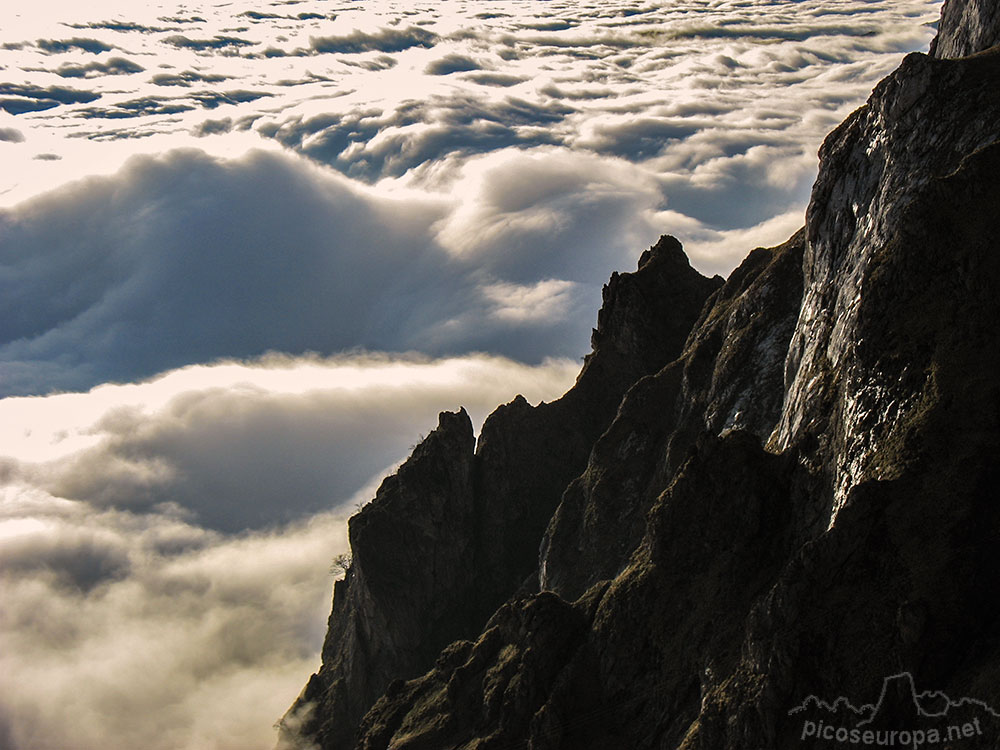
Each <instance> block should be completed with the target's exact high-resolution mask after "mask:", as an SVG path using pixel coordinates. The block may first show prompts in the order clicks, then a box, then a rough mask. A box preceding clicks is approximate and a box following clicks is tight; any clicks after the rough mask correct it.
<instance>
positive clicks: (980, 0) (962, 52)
mask: <svg viewBox="0 0 1000 750" xmlns="http://www.w3.org/2000/svg"><path fill="white" fill-rule="evenodd" d="M995 44H1000V5H997V3H996V2H994V0H945V8H944V10H943V11H942V13H941V23H940V24H939V25H938V34H937V37H935V39H934V41H933V42H931V50H930V54H931V56H932V57H938V58H953V57H966V56H968V55H972V54H975V53H976V52H982V51H983V50H986V49H989V48H990V47H992V46H993V45H995Z"/></svg>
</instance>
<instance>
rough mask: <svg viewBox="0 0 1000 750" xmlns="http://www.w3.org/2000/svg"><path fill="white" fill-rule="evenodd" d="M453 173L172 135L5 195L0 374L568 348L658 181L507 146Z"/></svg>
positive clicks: (79, 379) (53, 379)
mask: <svg viewBox="0 0 1000 750" xmlns="http://www.w3.org/2000/svg"><path fill="white" fill-rule="evenodd" d="M525 177H528V178H530V182H531V186H530V189H526V187H525V186H524V184H523V182H522V180H523V179H524V178H525ZM458 192H460V193H461V194H463V195H464V197H465V200H464V201H462V202H459V201H458V200H457V195H456V198H455V199H451V198H442V197H424V196H419V195H415V194H413V193H411V192H407V193H402V194H398V195H389V196H387V195H382V194H378V193H376V192H374V191H372V190H369V189H362V188H359V187H358V186H356V185H354V184H352V183H351V182H350V181H348V180H346V179H345V178H342V177H339V176H337V175H335V174H330V173H327V172H324V171H323V170H321V169H319V168H316V167H314V166H312V165H310V164H309V163H307V162H304V161H302V160H301V159H295V158H289V157H284V156H280V155H276V154H273V153H266V152H257V153H252V154H250V155H248V156H247V157H245V158H243V159H240V160H231V161H222V160H218V159H214V158H211V157H208V156H206V155H205V154H203V153H200V152H194V151H179V152H171V153H169V154H166V155H164V156H162V157H159V158H155V159H154V158H140V159H135V160H133V161H132V162H130V163H129V164H128V165H127V166H126V167H125V168H124V169H123V170H122V171H121V172H120V173H119V174H117V175H115V176H113V177H110V178H93V179H90V180H87V181H84V182H80V183H76V184H73V185H70V186H67V187H66V188H64V189H62V190H61V191H58V192H56V193H52V194H49V195H46V196H44V197H43V198H40V199H36V200H34V201H31V202H29V203H27V204H24V205H22V206H19V207H18V208H16V209H12V210H8V211H6V212H2V213H0V225H2V229H3V231H2V233H0V262H2V264H3V265H2V271H0V393H2V394H5V395H17V394H28V393H46V392H49V391H51V390H53V389H68V390H77V389H81V388H89V387H90V386H93V385H96V384H97V383H100V382H104V381H109V380H113V381H128V380H134V379H136V378H142V377H149V376H151V375H153V374H155V373H157V372H160V371H163V370H167V369H171V368H175V367H180V366H183V365H186V364H192V363H196V362H206V361H211V360H212V359H215V358H218V357H248V356H257V355H260V354H263V353H265V352H267V351H283V352H290V353H304V352H307V351H315V352H319V353H321V354H332V353H334V352H337V351H343V350H348V349H353V348H362V349H369V350H383V351H397V352H406V351H411V350H415V351H422V352H425V353H428V354H432V355H443V354H455V353H464V352H473V351H490V352H496V353H499V354H504V355H507V356H512V357H514V358H517V359H520V360H521V361H528V362H538V361H541V359H543V358H544V357H546V356H569V357H574V358H575V357H579V356H581V355H582V354H584V353H585V352H586V351H587V343H586V342H587V338H588V334H589V329H590V327H591V325H593V321H594V320H595V317H596V311H597V307H598V304H599V296H598V294H599V289H600V285H601V284H602V283H603V282H604V281H605V279H606V278H607V275H608V273H609V269H614V268H627V267H631V266H632V264H633V263H634V260H633V258H634V257H635V255H636V254H637V253H638V252H639V251H640V250H641V249H642V248H644V247H645V246H646V245H648V244H650V243H651V242H652V241H654V240H655V238H656V232H655V229H654V227H653V224H654V220H655V217H654V214H655V211H656V208H657V204H658V202H659V200H660V197H659V195H658V188H657V185H656V182H655V180H652V179H647V180H646V182H645V183H644V184H635V183H634V176H633V175H632V174H631V173H630V172H629V171H628V170H625V169H623V168H622V167H620V166H619V167H615V166H614V165H613V164H609V163H608V162H606V161H603V160H597V159H595V158H593V157H584V156H579V157H578V156H574V155H572V154H566V153H551V154H548V155H534V156H528V155H519V154H514V155H499V156H496V157H494V156H491V157H488V158H486V159H484V160H480V161H478V162H474V163H470V164H469V165H467V166H466V168H465V171H464V173H463V174H462V175H461V176H460V190H456V193H458ZM498 285H499V286H498ZM511 285H515V286H511ZM520 287H524V288H530V289H531V290H532V294H531V295H530V297H524V296H523V295H521V297H520V299H521V301H520V302H517V301H516V300H515V299H514V298H516V297H518V295H519V292H518V291H517V288H520ZM498 290H503V292H502V293H501V291H498ZM550 297H551V299H550ZM529 303H530V304H532V305H538V307H536V309H534V310H533V311H531V312H530V314H529V313H528V311H525V312H524V313H523V314H513V312H512V309H513V308H512V305H515V306H516V305H518V304H520V305H522V306H523V305H524V304H529Z"/></svg>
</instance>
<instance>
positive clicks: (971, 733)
mask: <svg viewBox="0 0 1000 750" xmlns="http://www.w3.org/2000/svg"><path fill="white" fill-rule="evenodd" d="M788 715H789V716H790V717H792V719H793V721H795V722H796V728H797V729H798V730H799V739H800V740H801V741H802V743H803V745H804V746H806V747H810V748H827V747H829V748H848V747H858V748H867V747H873V748H875V747H888V748H912V750H924V749H930V748H935V747H936V748H940V750H945V749H946V748H954V749H955V750H959V748H961V749H962V750H978V749H979V748H990V749H997V748H1000V714H998V713H997V712H996V711H994V710H993V708H991V707H990V706H988V705H987V704H986V703H984V702H983V701H979V700H975V699H973V698H960V699H958V700H952V699H951V698H949V697H948V696H947V695H945V694H944V693H942V692H931V691H928V692H924V693H919V694H918V693H917V690H916V686H915V685H914V682H913V675H911V674H910V673H909V672H903V673H901V674H897V675H893V676H892V677H887V678H885V680H884V682H883V683H882V694H881V695H880V696H879V699H878V702H877V703H874V704H864V705H862V706H860V707H856V706H854V705H853V704H852V703H851V702H850V701H849V700H848V699H847V698H844V697H840V698H837V699H836V700H835V701H833V702H832V703H828V702H826V701H823V700H821V699H820V698H818V697H817V696H815V695H810V696H809V697H808V698H806V699H805V700H804V701H803V702H802V703H801V705H799V706H796V707H795V708H793V709H792V710H791V711H789V712H788Z"/></svg>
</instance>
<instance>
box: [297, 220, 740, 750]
mask: <svg viewBox="0 0 1000 750" xmlns="http://www.w3.org/2000/svg"><path fill="white" fill-rule="evenodd" d="M722 283H723V282H722V279H720V278H718V277H716V278H714V279H707V278H705V277H704V276H702V275H701V274H699V273H698V272H697V271H695V270H694V269H692V268H691V266H690V264H689V262H688V260H687V257H686V256H685V255H684V253H683V251H682V250H681V246H680V243H678V242H677V240H675V239H674V238H672V237H663V238H662V239H661V240H660V242H658V243H657V244H656V245H655V246H654V247H652V248H650V250H648V251H647V252H646V253H644V254H643V256H642V258H641V259H640V262H639V267H638V269H637V270H636V271H635V272H634V273H630V274H615V275H613V276H612V278H611V281H610V282H609V283H608V284H607V285H606V286H605V288H604V305H603V307H602V309H601V312H600V314H599V316H598V325H597V329H596V330H595V331H594V334H593V346H594V351H593V353H592V354H590V355H589V356H588V357H587V358H586V361H585V363H584V366H583V369H582V371H581V373H580V376H579V377H578V378H577V382H576V385H574V387H573V388H572V389H571V390H570V391H569V392H568V393H567V394H566V395H565V396H563V397H562V398H561V399H559V400H558V401H555V402H553V403H550V404H544V403H543V404H539V405H538V406H537V407H532V406H530V405H529V404H528V402H527V401H525V400H524V399H523V398H521V397H518V398H516V399H515V400H514V401H512V402H511V403H509V404H506V405H504V406H501V407H500V408H498V409H497V410H496V411H495V412H494V413H493V414H492V415H490V417H489V418H488V419H487V421H486V423H485V424H484V425H483V429H482V432H481V434H480V436H479V440H478V443H477V441H476V440H475V439H474V438H473V430H472V424H471V422H470V421H469V417H468V415H467V414H466V413H465V411H464V410H462V411H460V412H457V413H444V414H442V415H441V418H440V423H439V425H438V427H437V429H436V430H434V431H433V432H432V433H431V434H430V435H428V436H427V438H426V439H425V440H424V441H423V442H422V443H421V444H420V445H418V446H417V447H416V449H415V450H414V452H413V455H411V456H410V458H409V459H408V460H407V461H406V462H405V463H404V464H403V466H402V467H400V469H399V471H398V472H397V473H396V474H395V475H394V476H391V477H389V478H387V479H386V480H385V481H384V482H383V483H382V486H381V487H380V488H379V490H378V493H377V494H376V496H375V499H374V500H373V501H372V502H371V503H369V504H368V505H366V506H365V507H364V508H363V509H362V510H361V512H360V513H358V514H357V515H356V516H354V517H353V518H352V519H351V520H350V523H349V538H350V543H351V550H352V564H351V566H350V568H349V570H348V571H347V574H346V576H345V578H344V580H342V581H338V582H337V584H336V586H335V588H334V598H333V602H334V603H333V611H332V613H331V615H330V620H329V625H328V631H327V637H326V641H325V644H324V646H323V665H322V667H321V668H320V670H319V672H318V673H317V674H315V675H313V677H312V678H311V679H310V681H309V683H308V685H307V686H306V688H305V689H304V690H303V692H302V695H300V696H299V699H298V700H297V701H296V703H295V705H294V706H293V707H292V708H291V709H290V711H289V713H288V715H286V717H285V719H284V720H283V733H282V737H283V738H282V743H283V744H285V745H291V746H295V745H296V744H301V743H300V741H299V739H297V738H298V737H309V738H313V739H314V740H315V741H316V742H317V743H318V744H319V746H320V747H322V748H324V749H326V748H330V749H336V750H340V748H353V747H354V746H355V743H356V741H357V726H358V724H359V722H360V721H361V719H362V717H363V716H364V714H365V712H366V711H368V709H369V708H371V706H372V705H373V704H374V703H375V701H376V699H377V698H378V697H379V696H380V695H382V693H383V692H384V691H385V690H386V689H387V688H388V687H389V685H390V683H391V682H392V681H393V680H397V679H409V678H413V677H417V676H418V675H420V674H422V673H423V672H425V671H426V670H428V669H430V668H431V667H432V666H433V665H434V663H435V659H436V657H437V655H438V653H439V652H440V651H441V650H442V649H443V648H444V647H445V646H447V645H448V644H449V643H451V642H452V641H455V640H457V639H460V638H474V637H476V636H477V635H478V634H479V633H480V631H481V629H482V627H483V625H484V624H485V623H486V621H487V620H488V619H489V618H490V616H491V615H492V614H493V613H494V612H495V611H496V610H497V608H498V607H500V605H501V604H503V603H504V601H505V600H506V599H507V598H508V597H510V596H511V595H513V594H515V593H516V592H517V591H518V590H519V589H522V588H523V589H524V590H525V591H537V572H536V571H537V567H538V546H539V542H540V540H541V538H542V534H543V533H544V531H545V528H546V525H547V524H548V523H549V519H550V518H551V516H552V513H553V511H554V510H555V508H556V506H557V504H558V503H559V499H560V496H561V494H562V492H563V490H564V489H565V488H566V485H567V484H569V482H570V481H571V480H572V479H573V478H574V477H576V476H577V475H578V474H580V472H581V471H583V469H584V467H585V466H586V463H587V457H588V455H589V453H590V449H591V446H592V445H593V443H594V441H595V440H596V439H597V438H598V437H599V436H600V435H601V433H602V432H603V431H604V430H605V429H606V428H607V426H608V424H609V422H610V421H611V419H612V418H613V417H614V415H615V411H616V409H617V407H618V404H619V402H620V401H621V399H622V396H623V395H624V393H625V390H626V389H627V388H628V387H629V386H630V385H631V384H632V383H634V382H635V381H636V380H637V379H639V378H640V377H643V376H645V375H647V374H650V373H654V372H656V371H657V370H659V369H660V368H662V367H663V366H664V365H666V364H667V363H669V362H670V361H672V360H673V359H675V358H676V357H677V356H678V354H679V353H680V351H681V348H682V347H683V345H684V342H685V339H686V337H687V335H688V332H689V331H690V330H691V327H692V326H693V325H694V323H695V321H696V320H697V318H698V315H699V313H700V311H701V309H702V307H703V306H704V303H705V301H706V299H708V297H709V295H711V294H712V293H713V292H714V291H715V290H716V289H717V288H719V287H720V286H721V285H722Z"/></svg>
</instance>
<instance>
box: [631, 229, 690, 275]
mask: <svg viewBox="0 0 1000 750" xmlns="http://www.w3.org/2000/svg"><path fill="white" fill-rule="evenodd" d="M653 262H656V263H673V264H674V265H676V266H677V267H678V268H679V269H684V268H690V267H691V261H690V260H688V257H687V254H686V253H685V252H684V248H683V247H682V246H681V242H680V240H678V239H677V238H676V237H674V236H673V235H670V234H665V235H663V236H662V237H660V239H659V241H658V242H657V243H656V244H655V245H653V246H652V247H651V248H649V249H648V250H643V252H642V255H640V256H639V265H638V267H637V270H639V271H641V270H642V269H643V268H644V267H645V266H646V265H647V264H648V263H653Z"/></svg>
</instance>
